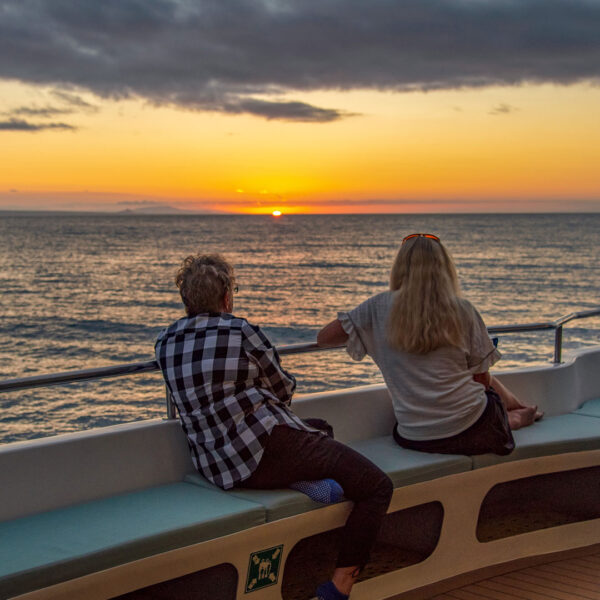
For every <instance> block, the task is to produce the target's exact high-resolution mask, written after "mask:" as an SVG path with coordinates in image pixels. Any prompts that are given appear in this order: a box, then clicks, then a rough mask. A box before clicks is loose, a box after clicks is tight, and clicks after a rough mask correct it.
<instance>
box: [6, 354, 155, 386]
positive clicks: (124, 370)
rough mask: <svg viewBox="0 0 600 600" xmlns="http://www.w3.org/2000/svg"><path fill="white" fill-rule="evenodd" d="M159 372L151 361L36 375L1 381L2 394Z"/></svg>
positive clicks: (153, 361)
mask: <svg viewBox="0 0 600 600" xmlns="http://www.w3.org/2000/svg"><path fill="white" fill-rule="evenodd" d="M157 370H158V363H157V362H156V361H155V360H149V361H146V362H139V363H128V364H125V365H114V366H112V367H98V368H95V369H82V370H81V371H65V372H64V373H51V374H48V375H34V376H33V377H18V378H16V379H5V380H4V381H0V392H7V391H9V390H22V389H26V388H35V387H43V386H46V385H57V384H59V383H72V382H74V381H86V380H89V379H104V378H106V377H119V376H121V375H134V374H137V373H149V372H152V371H157Z"/></svg>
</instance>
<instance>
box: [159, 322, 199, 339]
mask: <svg viewBox="0 0 600 600" xmlns="http://www.w3.org/2000/svg"><path fill="white" fill-rule="evenodd" d="M190 320H191V319H190V318H189V317H181V319H177V321H175V322H174V323H171V324H170V325H169V326H168V327H165V328H164V329H161V331H160V332H159V334H158V336H157V337H156V343H157V344H158V343H159V342H163V341H165V340H167V339H169V338H170V337H172V336H173V335H176V334H177V333H179V332H180V331H184V330H185V329H187V328H188V327H189V321H190Z"/></svg>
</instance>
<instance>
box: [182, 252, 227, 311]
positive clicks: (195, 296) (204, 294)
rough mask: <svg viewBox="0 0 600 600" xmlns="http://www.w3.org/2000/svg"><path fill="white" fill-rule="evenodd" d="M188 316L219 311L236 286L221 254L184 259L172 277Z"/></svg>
mask: <svg viewBox="0 0 600 600" xmlns="http://www.w3.org/2000/svg"><path fill="white" fill-rule="evenodd" d="M175 283H176V285H177V288H178V289H179V293H180V294H181V299H182V300H183V304H184V306H185V311H186V313H187V315H188V316H189V317H195V316H196V315H197V314H199V313H203V312H221V309H222V305H223V297H224V296H225V293H226V292H229V293H232V291H233V288H234V287H235V277H234V274H233V267H232V266H231V265H230V264H229V263H228V262H227V260H225V258H223V257H222V256H221V255H220V254H195V255H190V256H187V257H186V258H185V259H184V260H183V262H182V263H181V267H180V268H179V271H178V272H177V277H175Z"/></svg>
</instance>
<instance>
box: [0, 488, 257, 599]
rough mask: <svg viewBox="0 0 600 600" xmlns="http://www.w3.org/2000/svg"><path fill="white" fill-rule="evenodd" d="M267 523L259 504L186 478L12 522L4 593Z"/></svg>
mask: <svg viewBox="0 0 600 600" xmlns="http://www.w3.org/2000/svg"><path fill="white" fill-rule="evenodd" d="M264 522H265V510H264V508H263V507H262V506H261V505H259V504H255V503H252V502H248V501H245V500H242V499H240V498H236V497H233V496H228V495H226V494H223V493H222V492H213V491H211V490H208V489H204V488H200V487H198V486H195V485H190V484H189V483H183V482H182V483H173V484H168V485H161V486H158V487H153V488H149V489H145V490H142V491H138V492H132V493H128V494H122V495H119V496H113V497H110V498H104V499H102V500H95V501H92V502H86V503H83V504H78V505H75V506H70V507H68V508H61V509H57V510H53V511H50V512H46V513H39V514H36V515H31V516H27V517H22V518H19V519H14V520H12V521H6V522H4V523H0V598H7V597H10V596H13V595H16V594H20V593H25V592H28V591H31V590H35V589H37V588H40V587H45V586H47V585H51V584H54V583H58V582H61V581H66V580H69V579H72V578H75V577H80V576H82V575H85V574H87V573H92V572H95V571H98V570H101V569H106V568H109V567H112V566H115V565H118V564H122V563H126V562H129V561H132V560H136V559H139V558H142V557H145V556H151V555H153V554H156V553H159V552H166V551H168V550H172V549H174V548H178V547H180V546H186V545H189V544H194V543H198V542H202V541H204V540H208V539H211V538H215V537H220V536H224V535H228V534H230V533H233V532H236V531H240V530H243V529H247V528H250V527H254V526H255V525H260V524H262V523H264Z"/></svg>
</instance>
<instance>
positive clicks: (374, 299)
mask: <svg viewBox="0 0 600 600" xmlns="http://www.w3.org/2000/svg"><path fill="white" fill-rule="evenodd" d="M392 298H393V292H391V291H390V290H386V291H385V292H380V293H379V294H375V295H374V296H371V297H370V298H367V299H366V300H365V301H363V302H361V303H360V304H359V305H358V306H357V307H356V308H357V309H358V308H378V307H387V306H389V304H390V302H391V301H392Z"/></svg>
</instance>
